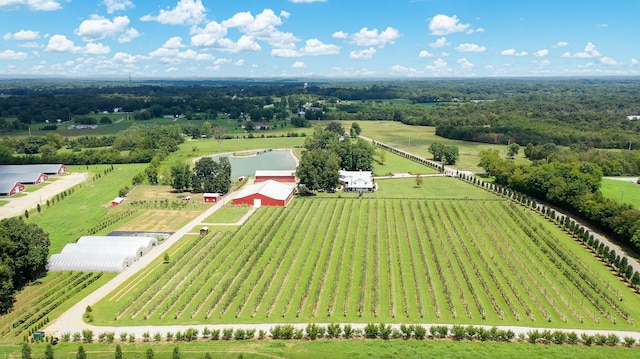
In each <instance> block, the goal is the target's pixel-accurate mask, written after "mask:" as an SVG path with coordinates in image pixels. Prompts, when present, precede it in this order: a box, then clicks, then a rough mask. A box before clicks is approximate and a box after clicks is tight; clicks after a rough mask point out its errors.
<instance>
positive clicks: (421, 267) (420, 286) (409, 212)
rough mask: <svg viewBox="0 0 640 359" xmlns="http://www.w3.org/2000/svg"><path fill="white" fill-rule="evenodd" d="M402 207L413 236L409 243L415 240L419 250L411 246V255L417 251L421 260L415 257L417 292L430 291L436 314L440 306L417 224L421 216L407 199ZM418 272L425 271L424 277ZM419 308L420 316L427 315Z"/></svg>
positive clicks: (430, 298) (405, 220)
mask: <svg viewBox="0 0 640 359" xmlns="http://www.w3.org/2000/svg"><path fill="white" fill-rule="evenodd" d="M407 207H408V208H407ZM401 208H402V217H403V218H404V222H405V226H406V227H407V228H410V231H409V233H410V235H411V236H412V237H410V238H409V243H411V242H412V241H413V242H415V243H416V244H417V250H416V248H411V249H409V250H410V252H411V255H412V256H414V257H415V255H416V252H417V253H418V258H419V259H420V260H419V261H418V260H416V259H413V265H414V268H413V270H414V280H415V281H416V288H417V293H418V294H419V293H425V292H428V293H429V300H430V302H431V306H432V309H433V311H434V314H436V313H439V312H440V306H439V304H438V300H437V298H436V290H435V288H434V278H433V276H432V273H431V270H430V269H429V265H428V263H429V262H428V261H427V259H426V255H425V250H424V246H423V244H422V242H423V240H422V239H421V238H420V231H419V230H418V229H417V225H418V222H417V221H418V220H419V218H418V217H417V216H416V213H415V212H414V210H413V206H409V205H408V203H407V202H406V201H402V202H401ZM408 218H410V219H411V221H408ZM409 222H411V223H409ZM416 263H419V264H416ZM418 273H423V274H424V277H423V276H422V275H419V274H418ZM420 279H424V280H420ZM425 283H426V284H425ZM425 286H426V288H425ZM422 302H423V300H422V299H421V300H420V303H422ZM418 310H419V314H420V318H424V316H425V312H424V308H423V307H421V306H419V308H418Z"/></svg>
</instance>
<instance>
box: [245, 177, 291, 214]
mask: <svg viewBox="0 0 640 359" xmlns="http://www.w3.org/2000/svg"><path fill="white" fill-rule="evenodd" d="M294 193H295V186H293V185H286V184H284V183H280V182H276V181H274V180H267V181H265V182H260V183H254V184H252V185H249V186H247V187H245V189H243V190H242V191H241V192H240V193H238V194H237V195H236V196H235V197H234V198H233V204H246V205H250V206H254V207H261V206H280V207H283V206H286V205H287V204H288V203H289V201H291V199H292V198H293V195H294Z"/></svg>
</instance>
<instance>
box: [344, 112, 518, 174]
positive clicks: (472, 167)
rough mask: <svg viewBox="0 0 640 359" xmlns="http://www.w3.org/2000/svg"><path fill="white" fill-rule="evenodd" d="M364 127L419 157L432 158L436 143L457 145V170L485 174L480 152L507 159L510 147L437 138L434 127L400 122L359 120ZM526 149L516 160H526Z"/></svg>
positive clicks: (375, 136)
mask: <svg viewBox="0 0 640 359" xmlns="http://www.w3.org/2000/svg"><path fill="white" fill-rule="evenodd" d="M357 122H358V124H360V127H361V128H362V135H363V136H366V137H369V138H373V139H375V140H378V141H381V142H384V143H386V144H388V145H390V146H393V147H397V148H399V149H402V150H405V151H408V152H411V153H414V154H416V155H418V156H422V157H425V158H427V159H431V158H432V157H433V156H432V155H431V153H429V146H430V145H431V144H432V143H433V142H440V143H443V144H447V145H455V146H457V147H458V149H459V151H460V159H459V160H458V163H456V165H455V166H453V167H455V168H458V169H462V170H467V171H482V169H481V168H480V167H478V162H479V161H480V159H479V157H478V153H479V152H480V151H481V150H485V149H497V150H498V151H500V154H501V155H502V156H505V157H506V154H507V146H505V145H491V144H486V143H479V142H465V141H457V140H450V139H446V138H442V137H439V136H436V134H435V131H436V129H435V127H430V126H409V125H404V124H402V123H400V122H392V121H357ZM523 152H524V151H523V150H521V151H520V154H519V156H518V157H517V158H516V161H526V159H525V158H524V154H523Z"/></svg>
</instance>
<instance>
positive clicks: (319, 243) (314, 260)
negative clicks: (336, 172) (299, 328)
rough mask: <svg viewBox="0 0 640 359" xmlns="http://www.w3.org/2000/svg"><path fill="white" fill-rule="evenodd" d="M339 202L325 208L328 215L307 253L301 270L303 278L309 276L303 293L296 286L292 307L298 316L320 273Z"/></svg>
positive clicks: (324, 217)
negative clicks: (329, 230) (299, 292)
mask: <svg viewBox="0 0 640 359" xmlns="http://www.w3.org/2000/svg"><path fill="white" fill-rule="evenodd" d="M337 202H338V201H329V205H328V206H327V208H326V209H325V211H326V212H324V213H325V214H328V215H325V216H323V218H322V221H321V222H320V223H319V225H318V229H319V230H316V231H315V238H314V239H313V240H312V245H313V246H312V247H311V248H310V249H309V253H308V254H307V259H306V260H305V263H304V265H305V266H304V268H305V269H303V270H302V272H301V274H302V276H303V278H308V279H307V280H306V281H304V287H303V289H302V293H301V295H299V296H298V295H297V293H298V290H299V286H296V290H295V291H294V293H296V295H294V302H293V303H292V307H293V308H296V315H295V316H296V318H298V317H300V316H301V314H302V310H303V308H304V305H305V304H306V301H307V299H308V298H309V295H310V293H311V287H312V284H313V282H314V277H316V276H317V274H318V271H317V268H318V263H319V262H320V257H321V255H322V253H323V252H326V244H327V238H328V237H329V236H328V235H327V232H325V229H326V228H329V227H330V225H331V222H332V221H333V220H334V216H335V208H336V205H337ZM309 254H311V255H312V256H311V257H309V256H308V255H309ZM298 284H300V282H298ZM298 298H299V300H298V303H297V306H296V305H295V304H296V302H295V300H297V299H298Z"/></svg>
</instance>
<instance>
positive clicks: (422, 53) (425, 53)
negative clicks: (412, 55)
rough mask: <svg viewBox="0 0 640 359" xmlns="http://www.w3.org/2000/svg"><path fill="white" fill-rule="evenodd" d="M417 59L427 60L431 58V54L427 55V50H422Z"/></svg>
mask: <svg viewBox="0 0 640 359" xmlns="http://www.w3.org/2000/svg"><path fill="white" fill-rule="evenodd" d="M418 57H419V58H421V59H424V58H427V57H433V54H431V53H429V51H427V50H422V51H420V53H419V54H418Z"/></svg>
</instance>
